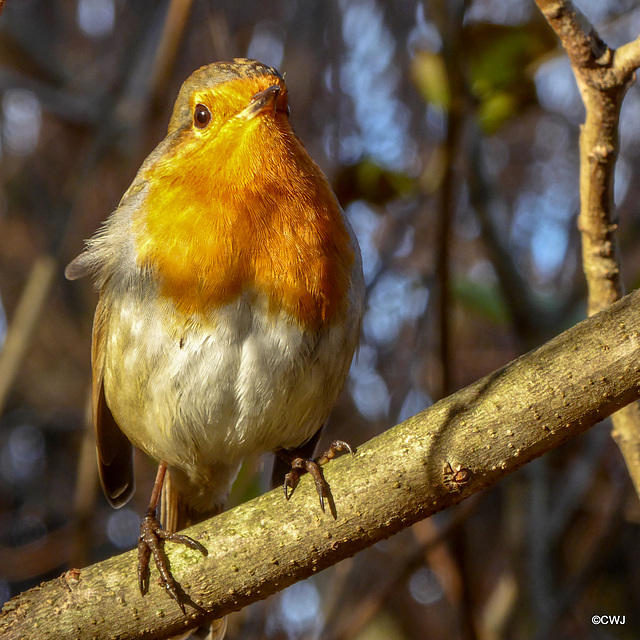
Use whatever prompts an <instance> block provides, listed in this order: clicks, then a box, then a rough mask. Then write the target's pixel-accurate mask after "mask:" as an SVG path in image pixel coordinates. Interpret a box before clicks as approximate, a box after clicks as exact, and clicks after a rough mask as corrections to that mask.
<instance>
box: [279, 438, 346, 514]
mask: <svg viewBox="0 0 640 640" xmlns="http://www.w3.org/2000/svg"><path fill="white" fill-rule="evenodd" d="M339 451H348V452H349V453H351V454H353V450H352V449H351V447H350V446H349V445H348V444H347V443H346V442H345V441H344V440H334V441H333V442H332V443H331V445H330V446H329V448H328V449H327V450H326V451H325V452H324V453H323V454H322V455H321V456H319V457H318V458H314V459H310V458H299V457H298V458H293V459H292V460H291V471H289V473H287V475H286V476H285V477H284V497H285V498H286V499H287V500H289V498H290V497H291V496H292V494H293V492H294V490H295V488H296V487H297V486H298V482H299V481H300V476H301V475H302V474H303V473H304V472H305V471H307V472H308V473H309V474H310V475H311V477H312V478H313V481H314V483H315V485H316V491H317V492H318V497H319V498H320V508H321V509H322V511H324V510H325V509H324V502H325V499H326V498H327V496H328V495H329V489H328V485H327V481H326V480H325V479H324V474H323V473H322V469H321V467H322V466H324V465H325V464H327V462H329V460H332V459H333V458H335V457H336V454H337V453H338V452H339Z"/></svg>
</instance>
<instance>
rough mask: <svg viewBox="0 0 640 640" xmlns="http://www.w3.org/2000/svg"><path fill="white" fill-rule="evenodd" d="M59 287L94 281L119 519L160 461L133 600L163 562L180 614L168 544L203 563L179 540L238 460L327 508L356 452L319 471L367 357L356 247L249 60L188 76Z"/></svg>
mask: <svg viewBox="0 0 640 640" xmlns="http://www.w3.org/2000/svg"><path fill="white" fill-rule="evenodd" d="M65 275H66V277H67V278H68V279H70V280H75V279H77V278H81V277H83V276H87V275H90V276H92V277H93V279H94V283H95V286H96V288H97V290H98V292H99V298H98V302H97V306H96V310H95V315H94V322H93V330H92V348H91V363H92V407H93V426H94V430H95V436H96V445H97V457H98V467H99V474H100V480H101V484H102V488H103V490H104V493H105V495H106V497H107V499H108V501H109V502H110V504H111V505H112V506H113V507H116V508H118V507H121V506H123V505H124V504H126V503H127V501H128V500H129V499H130V498H131V495H132V494H133V491H134V474H133V448H134V447H136V448H138V449H140V450H142V451H143V452H144V453H146V454H147V455H148V456H150V457H151V458H152V459H153V460H155V461H156V462H157V463H158V474H157V477H156V481H155V484H154V488H153V492H152V496H151V500H150V504H149V509H148V511H147V513H146V515H145V516H144V518H143V520H142V523H141V532H140V537H139V541H138V553H139V566H138V579H139V585H140V590H141V592H142V593H143V595H144V594H145V593H146V592H147V591H148V588H149V575H150V567H149V563H150V557H151V556H152V555H153V557H154V559H155V564H156V566H157V569H158V571H159V574H160V583H161V585H162V586H164V588H165V589H166V590H167V592H168V594H169V595H170V596H171V597H172V598H173V599H174V600H176V602H178V604H179V606H180V607H181V609H182V611H183V612H184V605H183V604H182V601H181V597H180V590H179V588H178V585H179V583H178V582H177V581H176V579H175V578H174V577H173V575H172V574H171V572H170V570H169V568H168V566H167V563H166V558H165V557H164V555H163V552H162V548H163V544H164V542H165V541H174V542H178V543H183V544H186V545H188V546H190V547H192V548H194V549H198V550H200V551H201V552H202V553H206V549H205V548H204V547H203V546H202V545H201V544H200V543H199V542H197V541H195V540H193V539H192V538H189V537H187V536H186V535H183V534H179V533H176V532H178V531H180V530H181V529H183V528H185V527H187V526H189V525H191V524H195V523H198V522H200V521H202V520H204V519H206V518H209V517H212V516H214V515H216V514H218V513H220V512H221V511H222V510H223V509H224V508H225V505H226V502H227V499H228V496H229V492H230V489H231V486H232V484H233V482H234V479H235V478H236V475H237V473H238V470H239V468H240V466H241V464H242V462H243V460H244V459H246V458H247V457H250V456H256V455H260V454H263V453H268V452H275V453H276V454H277V459H278V460H280V462H278V463H277V464H278V465H279V466H280V473H281V475H284V480H283V486H284V492H285V497H286V498H287V499H288V498H289V497H290V495H291V492H292V491H293V490H294V489H295V486H296V485H297V483H298V480H299V478H300V475H301V474H302V473H304V472H305V471H309V472H311V474H312V475H313V477H314V480H315V483H316V488H317V489H318V493H319V495H320V502H321V506H322V507H323V508H324V504H323V499H324V497H325V496H326V484H325V483H324V480H323V477H322V472H321V470H320V467H321V466H322V465H323V464H325V463H326V462H327V461H328V460H330V459H331V458H333V457H334V455H336V453H337V452H339V451H341V450H350V447H349V445H348V444H347V443H346V442H345V441H340V440H338V441H335V442H333V443H332V445H331V446H330V448H329V449H328V450H327V451H326V452H325V453H324V454H323V455H321V456H319V457H317V458H313V457H312V455H313V450H314V447H315V444H316V441H317V439H318V436H319V434H320V430H321V429H322V426H323V425H324V423H325V422H326V420H327V418H328V416H329V413H330V411H331V408H332V406H333V405H334V403H335V402H336V400H337V397H338V395H339V393H340V391H341V389H342V388H343V386H344V384H345V381H346V378H347V375H348V371H349V368H350V365H351V361H352V358H353V356H354V352H355V350H356V348H357V344H358V339H359V334H360V329H361V324H362V317H363V309H364V278H363V272H362V261H361V256H360V249H359V246H358V242H357V239H356V236H355V234H354V231H353V229H352V227H351V225H350V223H349V220H348V218H347V216H346V215H345V213H344V212H343V210H342V209H341V207H340V205H339V203H338V201H337V199H336V197H335V195H334V193H333V192H332V190H331V187H330V185H329V182H328V180H327V178H326V177H325V175H324V174H323V172H322V171H321V169H320V168H319V167H318V165H317V164H316V163H315V162H314V161H313V160H312V159H311V157H310V156H309V154H308V152H307V150H306V149H305V147H304V146H303V144H302V142H301V141H300V140H299V138H298V137H297V136H296V134H295V133H294V131H293V129H292V126H291V123H290V120H289V103H288V94H287V86H286V84H285V81H284V78H283V76H282V75H281V74H280V73H279V72H278V71H277V70H276V69H274V68H273V67H270V66H268V65H265V64H263V63H261V62H258V61H256V60H250V59H246V58H235V59H233V60H232V61H226V62H216V63H212V64H209V65H206V66H204V67H201V68H200V69H198V70H197V71H195V72H194V73H192V74H191V75H190V76H189V78H187V80H186V81H185V82H184V83H183V85H182V87H181V88H180V91H179V94H178V97H177V99H176V102H175V105H174V108H173V112H172V115H171V118H170V122H169V127H168V131H167V135H166V137H165V138H164V139H163V140H162V141H161V142H160V143H159V144H158V146H157V147H156V148H155V150H154V151H152V153H151V154H150V155H149V156H148V157H147V159H146V160H145V161H144V162H143V164H142V165H141V167H140V169H139V171H138V173H137V175H136V176H135V178H134V180H133V182H132V184H131V186H130V187H129V189H128V190H127V191H126V192H125V194H124V196H123V197H122V199H121V201H120V203H119V204H118V206H117V208H116V209H115V210H114V211H113V213H111V215H110V216H109V217H108V218H107V220H106V221H105V222H104V223H103V225H102V226H101V227H100V229H99V230H98V231H97V232H96V233H95V235H94V236H93V237H92V238H90V239H89V240H88V241H87V243H86V247H85V249H84V250H83V251H82V253H80V255H79V256H78V257H76V258H75V259H74V260H73V261H72V262H70V263H69V265H68V266H67V268H66V270H65ZM283 464H284V465H285V467H283V466H282V465H283ZM287 469H288V470H287ZM275 473H276V474H277V473H278V469H277V468H276V471H275ZM160 505H161V507H162V508H161V510H160V514H159V515H158V510H159V507H160Z"/></svg>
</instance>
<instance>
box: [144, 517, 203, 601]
mask: <svg viewBox="0 0 640 640" xmlns="http://www.w3.org/2000/svg"><path fill="white" fill-rule="evenodd" d="M167 540H168V541H170V542H179V543H180V544H184V545H186V546H187V547H189V548H190V549H195V550H196V551H199V552H200V553H201V554H202V555H204V556H206V555H207V550H206V548H205V547H203V546H202V545H201V544H200V543H199V542H196V541H195V540H194V539H193V538H190V537H189V536H185V535H182V534H178V533H172V532H171V531H167V530H166V529H164V528H163V527H162V525H161V524H160V521H159V520H158V519H157V518H156V514H155V511H154V510H153V509H149V511H147V513H146V515H145V516H144V518H143V519H142V522H141V523H140V537H139V538H138V583H139V585H140V593H141V594H142V595H144V594H145V593H147V591H148V590H149V575H150V569H149V560H150V558H151V554H153V559H154V562H155V565H156V567H157V569H158V572H159V573H160V579H159V582H160V584H161V585H162V586H163V587H164V588H165V589H166V590H167V593H168V594H169V595H170V596H171V597H172V598H173V599H174V600H175V601H176V602H177V603H178V606H179V607H180V609H182V613H185V608H184V605H183V604H182V602H181V601H180V591H179V585H178V583H177V582H176V580H175V578H174V577H173V575H172V574H171V570H170V568H169V560H168V558H167V555H166V553H165V551H164V543H165V541H167Z"/></svg>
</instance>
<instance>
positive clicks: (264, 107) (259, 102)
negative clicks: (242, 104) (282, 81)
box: [240, 84, 280, 120]
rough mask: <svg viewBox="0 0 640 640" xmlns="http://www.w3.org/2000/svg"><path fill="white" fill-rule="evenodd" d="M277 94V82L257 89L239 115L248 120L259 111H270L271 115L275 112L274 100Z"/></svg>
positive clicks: (259, 112)
mask: <svg viewBox="0 0 640 640" xmlns="http://www.w3.org/2000/svg"><path fill="white" fill-rule="evenodd" d="M279 94H280V87H279V86H278V85H277V84H273V85H271V86H270V87H267V88H266V89H264V90H262V91H259V92H258V93H256V95H255V96H253V98H251V102H250V103H249V106H248V107H247V108H246V109H244V111H242V112H241V114H240V115H242V116H244V117H245V118H247V120H248V119H250V118H255V117H256V116H257V115H259V114H261V113H267V112H271V114H272V115H273V114H275V112H276V102H277V100H278V95H279Z"/></svg>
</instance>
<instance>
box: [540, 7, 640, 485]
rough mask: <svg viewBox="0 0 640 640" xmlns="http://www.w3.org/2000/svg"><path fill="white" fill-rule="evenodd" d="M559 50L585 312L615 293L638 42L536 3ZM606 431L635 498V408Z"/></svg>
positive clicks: (639, 458)
mask: <svg viewBox="0 0 640 640" xmlns="http://www.w3.org/2000/svg"><path fill="white" fill-rule="evenodd" d="M536 4H537V5H538V7H539V8H540V11H541V12H542V14H543V15H544V17H545V18H546V19H547V21H548V22H549V24H550V25H551V27H552V28H553V30H554V31H555V32H556V34H557V35H558V37H559V38H560V41H561V43H562V46H563V47H564V48H565V50H566V52H567V55H568V56H569V60H570V62H571V68H572V69H573V73H574V75H575V77H576V81H577V83H578V87H579V88H580V93H581V95H582V100H583V102H584V106H585V110H586V117H585V123H584V125H583V126H582V129H581V132H580V215H579V218H578V227H579V229H580V232H581V235H582V263H583V269H584V272H585V276H586V279H587V285H588V288H589V301H588V312H589V315H592V314H594V313H597V312H598V311H600V310H602V309H604V308H606V307H607V306H609V305H610V304H612V303H613V302H615V301H616V300H618V299H619V298H620V297H621V296H622V295H624V288H623V284H622V278H621V274H620V255H619V249H618V240H617V236H616V230H617V221H616V216H615V205H614V199H613V194H614V191H613V179H614V173H615V163H616V159H617V156H618V150H619V141H618V125H619V118H620V110H621V108H622V101H623V99H624V96H625V94H626V92H627V90H628V88H629V86H630V85H631V83H632V82H633V80H634V78H635V73H634V72H635V69H636V68H637V66H638V65H639V64H640V39H637V40H635V41H633V42H631V43H629V44H627V45H624V46H623V47H621V48H620V49H619V50H618V51H617V52H616V51H615V50H613V49H611V48H610V47H608V46H607V45H606V44H605V43H604V42H603V41H602V40H601V38H600V36H599V35H598V34H597V32H596V30H595V29H594V27H593V26H592V25H591V24H590V23H589V21H588V20H587V19H586V17H585V16H584V15H583V14H581V13H580V12H579V11H578V9H576V7H575V6H574V5H573V3H572V2H570V1H568V0H536ZM612 422H613V431H612V436H613V438H614V440H615V441H616V443H617V444H618V446H619V447H620V451H621V452H622V455H623V457H624V460H625V463H626V465H627V469H628V470H629V475H630V476H631V479H632V481H633V483H634V486H635V489H636V492H637V493H638V495H639V496H640V407H639V406H637V405H630V406H628V407H625V408H624V409H623V410H622V411H621V412H620V413H619V414H616V415H614V416H612Z"/></svg>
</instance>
